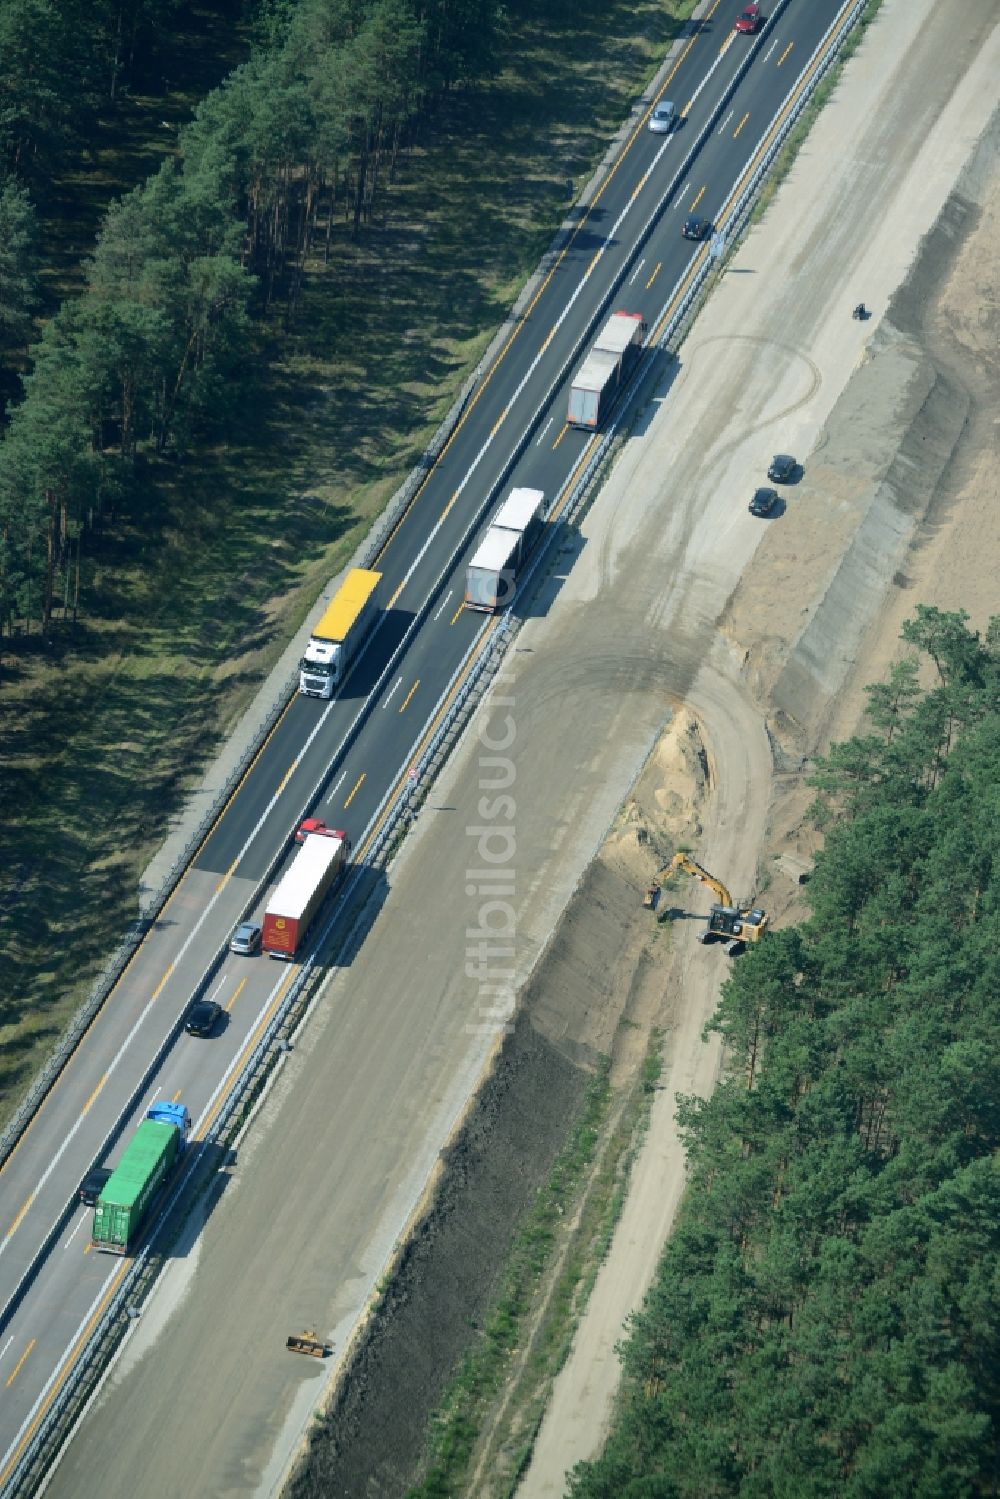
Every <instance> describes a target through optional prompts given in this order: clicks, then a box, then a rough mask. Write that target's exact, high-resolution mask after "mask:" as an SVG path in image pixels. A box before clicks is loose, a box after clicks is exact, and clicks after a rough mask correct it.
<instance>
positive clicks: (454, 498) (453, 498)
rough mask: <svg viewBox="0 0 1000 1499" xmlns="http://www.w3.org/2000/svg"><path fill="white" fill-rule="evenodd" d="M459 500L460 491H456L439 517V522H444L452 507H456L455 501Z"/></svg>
mask: <svg viewBox="0 0 1000 1499" xmlns="http://www.w3.org/2000/svg"><path fill="white" fill-rule="evenodd" d="M457 499H458V490H457V489H456V490H455V493H454V494H453V495H452V497H451V499H450V500H449V501H448V503H447V505H446V506H445V507H444V509H443V510H442V511H441V514H440V515H439V516H438V520H439V521H443V520H444V518H445V516H446V515H447V514H448V511H449V510H450V509H451V507H452V505H454V503H455V501H456V500H457Z"/></svg>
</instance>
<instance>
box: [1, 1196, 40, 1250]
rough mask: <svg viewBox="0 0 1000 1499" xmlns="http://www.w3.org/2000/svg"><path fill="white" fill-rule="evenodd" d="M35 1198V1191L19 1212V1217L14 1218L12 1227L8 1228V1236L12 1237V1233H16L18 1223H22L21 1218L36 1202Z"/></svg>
mask: <svg viewBox="0 0 1000 1499" xmlns="http://www.w3.org/2000/svg"><path fill="white" fill-rule="evenodd" d="M34 1200H35V1194H34V1192H32V1193H31V1195H30V1196H29V1197H28V1198H27V1199H26V1201H25V1204H24V1206H23V1208H22V1209H21V1211H20V1212H19V1213H18V1215H17V1217H16V1218H15V1219H14V1221H13V1223H12V1224H11V1226H10V1228H8V1230H7V1237H8V1239H9V1238H10V1236H11V1234H14V1233H16V1232H17V1226H18V1224H19V1223H20V1221H21V1219H22V1218H23V1217H24V1215H25V1213H26V1212H27V1211H28V1209H29V1208H30V1206H31V1204H32V1203H33V1202H34Z"/></svg>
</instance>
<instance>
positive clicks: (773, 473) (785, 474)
mask: <svg viewBox="0 0 1000 1499" xmlns="http://www.w3.org/2000/svg"><path fill="white" fill-rule="evenodd" d="M795 469H796V463H795V459H794V458H793V457H792V456H791V454H790V453H775V455H774V457H773V458H772V459H771V467H770V468H769V469H768V471H767V477H768V478H769V479H773V481H774V483H775V484H787V483H789V481H790V480H791V479H792V478H793V476H794V474H795Z"/></svg>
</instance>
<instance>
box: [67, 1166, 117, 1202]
mask: <svg viewBox="0 0 1000 1499" xmlns="http://www.w3.org/2000/svg"><path fill="white" fill-rule="evenodd" d="M110 1179H111V1172H110V1171H109V1170H108V1168H107V1166H94V1167H93V1168H92V1169H91V1170H90V1171H88V1172H87V1174H86V1176H85V1177H84V1178H83V1181H82V1182H81V1183H80V1188H79V1191H78V1192H77V1194H76V1195H77V1196H78V1197H79V1199H80V1201H81V1202H82V1203H83V1205H84V1207H85V1208H92V1207H93V1206H94V1205H95V1203H96V1202H97V1199H98V1198H99V1197H100V1195H101V1193H102V1192H103V1191H104V1188H105V1187H106V1186H107V1184H108V1182H109V1181H110Z"/></svg>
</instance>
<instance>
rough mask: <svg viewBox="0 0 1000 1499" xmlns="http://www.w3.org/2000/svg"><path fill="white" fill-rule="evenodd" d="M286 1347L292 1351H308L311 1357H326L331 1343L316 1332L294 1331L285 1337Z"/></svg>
mask: <svg viewBox="0 0 1000 1499" xmlns="http://www.w3.org/2000/svg"><path fill="white" fill-rule="evenodd" d="M285 1347H286V1348H287V1349H289V1350H290V1351H291V1352H292V1353H307V1354H308V1355H309V1356H310V1358H326V1356H327V1354H328V1353H329V1352H330V1348H329V1345H328V1344H327V1343H325V1342H324V1341H323V1339H322V1338H321V1337H320V1336H319V1334H318V1333H315V1332H293V1333H290V1334H289V1336H288V1337H287V1338H286V1339H285Z"/></svg>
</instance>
